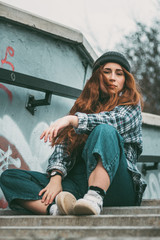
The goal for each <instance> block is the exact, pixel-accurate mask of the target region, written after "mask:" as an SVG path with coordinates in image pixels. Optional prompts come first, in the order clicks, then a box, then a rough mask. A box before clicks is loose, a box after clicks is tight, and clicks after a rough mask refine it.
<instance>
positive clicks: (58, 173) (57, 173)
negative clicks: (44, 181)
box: [50, 171, 63, 177]
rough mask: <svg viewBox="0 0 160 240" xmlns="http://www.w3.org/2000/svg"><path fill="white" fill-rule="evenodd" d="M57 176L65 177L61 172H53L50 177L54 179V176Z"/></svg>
mask: <svg viewBox="0 0 160 240" xmlns="http://www.w3.org/2000/svg"><path fill="white" fill-rule="evenodd" d="M56 175H59V176H61V177H63V174H62V173H60V172H58V171H53V172H51V174H50V177H54V176H56Z"/></svg>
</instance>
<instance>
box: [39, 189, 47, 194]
mask: <svg viewBox="0 0 160 240" xmlns="http://www.w3.org/2000/svg"><path fill="white" fill-rule="evenodd" d="M45 191H46V188H43V189H42V190H41V191H40V192H39V196H41V195H42V194H43V193H44V192H45Z"/></svg>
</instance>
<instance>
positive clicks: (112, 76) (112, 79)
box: [109, 72, 116, 81]
mask: <svg viewBox="0 0 160 240" xmlns="http://www.w3.org/2000/svg"><path fill="white" fill-rule="evenodd" d="M109 80H110V81H116V75H115V73H114V72H112V73H111V74H110V78H109Z"/></svg>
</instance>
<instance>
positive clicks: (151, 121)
mask: <svg viewBox="0 0 160 240" xmlns="http://www.w3.org/2000/svg"><path fill="white" fill-rule="evenodd" d="M142 121H143V124H147V125H151V126H155V127H160V116H159V115H155V114H151V113H144V112H142Z"/></svg>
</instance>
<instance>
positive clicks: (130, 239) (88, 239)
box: [0, 236, 160, 240]
mask: <svg viewBox="0 0 160 240" xmlns="http://www.w3.org/2000/svg"><path fill="white" fill-rule="evenodd" d="M31 239H32V240H35V238H30V237H20V238H19V237H14V236H10V237H5V240H31ZM53 239H54V240H106V239H107V240H160V237H125V236H123V237H84V238H82V237H76V238H66V237H65V238H63V237H60V238H53V237H45V240H53ZM0 240H4V237H3V236H2V237H1V236H0ZM36 240H44V238H41V237H40V236H39V237H38V238H36Z"/></svg>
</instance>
